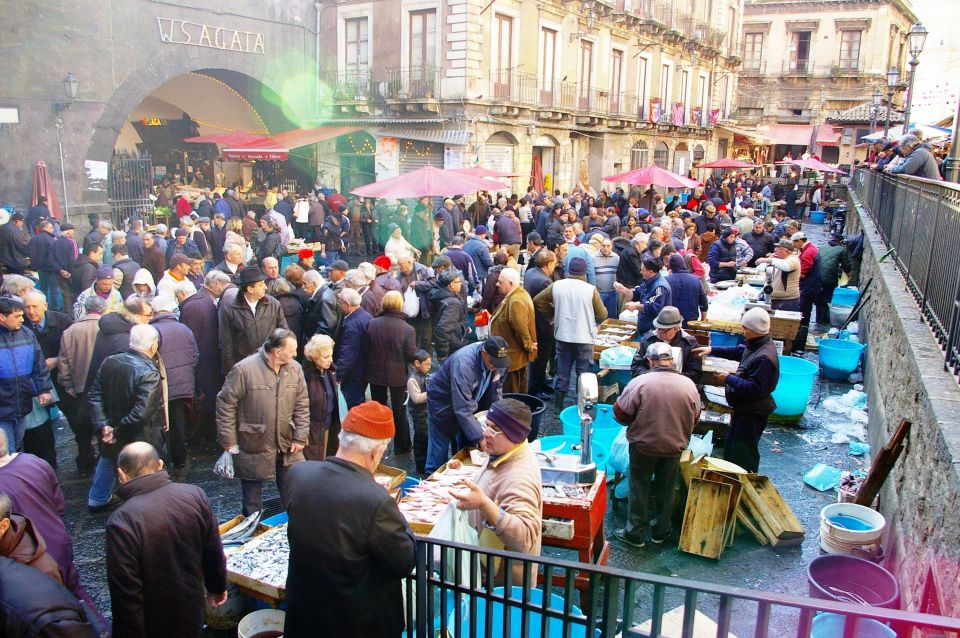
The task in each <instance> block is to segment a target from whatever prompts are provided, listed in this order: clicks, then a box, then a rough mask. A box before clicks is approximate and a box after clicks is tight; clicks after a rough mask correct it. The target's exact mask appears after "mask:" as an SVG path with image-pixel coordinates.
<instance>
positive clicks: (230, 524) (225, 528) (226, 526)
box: [217, 514, 272, 536]
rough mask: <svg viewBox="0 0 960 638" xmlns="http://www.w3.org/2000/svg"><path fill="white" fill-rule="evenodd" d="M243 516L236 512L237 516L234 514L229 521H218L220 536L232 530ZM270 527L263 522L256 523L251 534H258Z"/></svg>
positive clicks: (241, 520)
mask: <svg viewBox="0 0 960 638" xmlns="http://www.w3.org/2000/svg"><path fill="white" fill-rule="evenodd" d="M244 518H246V517H245V516H243V515H239V514H238V515H237V516H234V517H233V518H231V519H230V520H229V521H226V522H224V523H220V526H219V527H218V528H217V529H218V531H219V533H220V536H223V535H224V534H226V533H227V532H229V531H230V530H232V529H233V528H234V527H236V526H237V525H239V524H240V523H242V522H243V519H244ZM270 529H272V528H271V527H270V526H268V525H264V524H263V523H257V527H256V529H254V530H253V534H252V536H259V535H260V534H263V533H264V532H266V531H267V530H270Z"/></svg>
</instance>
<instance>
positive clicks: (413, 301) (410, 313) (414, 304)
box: [403, 286, 420, 319]
mask: <svg viewBox="0 0 960 638" xmlns="http://www.w3.org/2000/svg"><path fill="white" fill-rule="evenodd" d="M403 314H405V315H407V317H409V318H410V319H413V318H415V317H416V316H417V315H419V314H420V295H418V294H417V291H416V290H414V289H413V286H408V287H407V291H406V292H405V293H403Z"/></svg>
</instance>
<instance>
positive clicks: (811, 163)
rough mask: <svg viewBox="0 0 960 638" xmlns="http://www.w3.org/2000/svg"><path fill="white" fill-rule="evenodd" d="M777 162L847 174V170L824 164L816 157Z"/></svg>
mask: <svg viewBox="0 0 960 638" xmlns="http://www.w3.org/2000/svg"><path fill="white" fill-rule="evenodd" d="M777 164H791V165H793V166H799V167H800V168H805V169H807V170H809V171H820V172H821V173H839V174H841V175H846V174H847V172H846V171H843V170H840V169H839V168H834V167H833V166H830V165H829V164H824V163H823V162H821V161H820V160H818V159H817V158H815V157H808V158H807V159H798V160H783V161H782V162H777Z"/></svg>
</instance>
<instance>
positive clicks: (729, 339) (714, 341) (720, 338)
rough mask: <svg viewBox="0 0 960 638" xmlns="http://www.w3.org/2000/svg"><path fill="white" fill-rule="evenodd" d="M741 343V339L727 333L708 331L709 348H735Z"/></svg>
mask: <svg viewBox="0 0 960 638" xmlns="http://www.w3.org/2000/svg"><path fill="white" fill-rule="evenodd" d="M741 343H743V337H741V336H740V335H734V334H730V333H729V332H717V331H713V330H712V331H710V345H711V346H736V345H739V344H741Z"/></svg>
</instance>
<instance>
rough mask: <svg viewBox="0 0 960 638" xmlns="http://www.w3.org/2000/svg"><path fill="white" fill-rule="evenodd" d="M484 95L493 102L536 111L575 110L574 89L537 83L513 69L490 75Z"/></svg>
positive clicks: (544, 81)
mask: <svg viewBox="0 0 960 638" xmlns="http://www.w3.org/2000/svg"><path fill="white" fill-rule="evenodd" d="M488 95H489V96H490V99H491V100H493V101H495V102H504V103H510V104H518V105H521V106H526V107H534V108H540V109H562V110H569V111H573V110H576V109H577V85H576V83H575V82H562V81H560V80H558V79H556V78H553V79H540V78H538V77H537V76H536V75H534V74H532V73H521V72H519V71H516V70H514V69H494V70H492V71H490V83H489V92H488Z"/></svg>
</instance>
